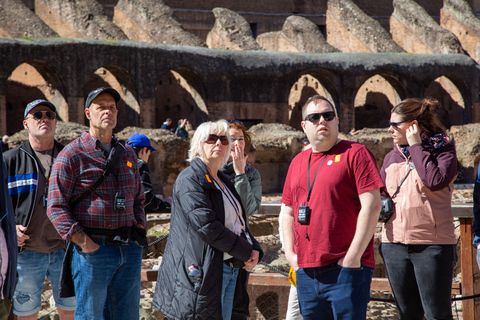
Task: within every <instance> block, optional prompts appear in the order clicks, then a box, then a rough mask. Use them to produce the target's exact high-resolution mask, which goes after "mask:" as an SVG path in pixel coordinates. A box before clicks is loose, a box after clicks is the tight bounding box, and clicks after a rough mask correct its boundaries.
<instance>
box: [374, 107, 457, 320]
mask: <svg viewBox="0 0 480 320" xmlns="http://www.w3.org/2000/svg"><path fill="white" fill-rule="evenodd" d="M388 131H389V132H390V133H391V134H392V138H393V143H394V146H393V150H392V151H391V152H390V153H388V154H387V156H386V157H385V159H384V162H383V166H382V169H381V171H380V174H381V176H382V179H383V181H384V182H385V186H386V191H387V192H388V194H389V195H390V196H393V203H394V207H395V212H394V213H393V215H392V217H391V218H390V220H388V221H387V222H386V223H385V224H384V226H383V231H382V243H381V245H380V253H381V255H382V257H383V260H384V261H385V268H386V271H387V276H388V279H389V281H390V285H391V287H392V291H393V294H394V296H395V300H396V304H397V307H398V311H399V313H400V318H401V319H409V320H416V319H418V320H421V319H423V317H424V314H425V316H426V318H427V319H452V309H451V289H452V288H451V287H452V276H453V268H454V266H455V263H456V260H457V255H456V237H455V233H454V230H455V227H454V224H453V214H452V208H451V199H452V193H453V181H454V180H455V177H456V175H457V156H456V151H455V146H454V145H453V144H452V143H450V139H449V137H448V136H447V134H446V130H445V129H444V128H443V126H442V125H441V123H440V120H439V118H438V103H437V101H435V100H432V99H428V98H427V99H423V100H420V99H406V100H404V101H402V102H401V103H400V104H398V105H397V106H395V107H394V108H393V109H392V111H391V116H390V127H389V129H388ZM402 181H403V182H402ZM396 190H398V191H396ZM394 194H395V195H394Z"/></svg>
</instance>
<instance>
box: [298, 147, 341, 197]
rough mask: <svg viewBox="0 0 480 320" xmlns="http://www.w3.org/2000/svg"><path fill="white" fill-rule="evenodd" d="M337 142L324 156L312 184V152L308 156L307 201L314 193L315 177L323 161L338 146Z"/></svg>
mask: <svg viewBox="0 0 480 320" xmlns="http://www.w3.org/2000/svg"><path fill="white" fill-rule="evenodd" d="M336 145H337V144H334V145H333V147H331V148H330V150H328V151H327V154H326V155H325V157H323V159H322V162H320V164H319V165H318V168H317V172H315V176H314V177H313V181H312V185H310V160H312V153H313V151H312V153H310V156H309V157H308V171H307V186H308V196H307V202H306V203H308V201H309V200H310V196H311V194H312V189H313V184H314V183H315V179H316V178H317V173H318V170H320V167H321V166H322V163H323V161H325V159H326V158H327V156H328V155H329V154H330V151H332V149H333V148H334V147H335V146H336Z"/></svg>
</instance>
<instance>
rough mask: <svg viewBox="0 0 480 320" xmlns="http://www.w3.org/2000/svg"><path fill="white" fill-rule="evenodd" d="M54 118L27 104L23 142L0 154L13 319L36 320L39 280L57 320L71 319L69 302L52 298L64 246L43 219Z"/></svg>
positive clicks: (39, 103) (47, 109)
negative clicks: (14, 249)
mask: <svg viewBox="0 0 480 320" xmlns="http://www.w3.org/2000/svg"><path fill="white" fill-rule="evenodd" d="M56 118H57V114H56V108H55V106H54V105H53V104H52V103H51V102H49V101H46V100H35V101H32V102H30V103H29V104H28V105H27V107H26V108H25V112H24V120H23V127H24V128H25V130H27V131H28V141H26V142H25V143H24V144H22V145H21V146H19V147H17V148H15V149H12V150H9V151H7V152H5V154H4V159H5V163H6V165H7V168H8V175H9V177H8V188H9V193H10V196H11V198H12V203H13V208H14V212H15V220H16V229H17V241H18V246H19V251H20V253H19V254H18V264H17V272H18V283H17V286H16V288H15V294H14V297H13V312H14V313H15V314H16V315H18V318H19V319H37V316H38V312H39V310H40V308H41V301H42V299H41V293H42V291H43V282H44V280H45V276H47V278H48V280H49V281H50V283H51V285H52V289H53V296H54V299H55V304H56V306H57V311H58V314H59V315H60V319H62V320H63V319H73V318H74V310H75V298H74V297H73V298H66V299H63V298H60V297H59V293H58V286H59V279H60V271H61V268H62V260H63V257H64V255H65V254H64V248H65V241H64V240H63V239H62V238H61V237H60V236H59V234H58V232H57V231H56V230H55V228H54V227H53V225H52V223H51V222H50V220H49V219H48V217H47V214H46V212H47V198H48V197H47V195H48V184H49V179H50V175H51V172H52V166H53V163H54V161H55V158H56V157H57V155H58V153H59V152H60V151H61V150H62V149H63V145H62V144H60V143H59V142H57V141H56V140H55V139H54V135H55V128H56V125H57V120H56Z"/></svg>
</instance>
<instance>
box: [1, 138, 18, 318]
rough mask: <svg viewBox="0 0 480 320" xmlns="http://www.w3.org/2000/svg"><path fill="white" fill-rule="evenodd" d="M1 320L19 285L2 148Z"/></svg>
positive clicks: (14, 237) (14, 233) (8, 310)
mask: <svg viewBox="0 0 480 320" xmlns="http://www.w3.org/2000/svg"><path fill="white" fill-rule="evenodd" d="M0 159H1V160H2V161H1V163H0V221H1V222H0V320H7V319H8V318H9V315H10V309H11V308H12V302H11V301H12V298H13V294H14V292H15V284H16V283H17V252H18V248H17V229H16V227H15V213H14V211H13V206H12V199H11V198H10V195H9V194H8V181H7V175H8V174H7V166H6V165H5V162H4V161H3V150H2V147H1V146H0Z"/></svg>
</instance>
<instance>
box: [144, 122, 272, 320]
mask: <svg viewBox="0 0 480 320" xmlns="http://www.w3.org/2000/svg"><path fill="white" fill-rule="evenodd" d="M230 149H231V140H230V136H229V134H228V123H227V122H226V121H225V120H219V121H216V122H205V123H202V124H201V125H200V126H199V127H198V128H197V130H196V131H195V134H194V135H193V138H192V140H191V141H190V150H189V152H188V157H189V159H188V161H190V167H188V168H186V169H185V170H183V171H182V172H181V173H180V175H179V176H178V178H177V180H176V181H175V185H174V187H173V196H172V200H173V202H172V215H171V223H170V234H169V237H168V241H167V245H166V248H165V254H164V255H163V259H162V264H161V265H160V270H159V271H158V279H157V283H158V284H159V285H157V287H156V288H155V295H154V298H153V304H154V305H155V306H156V307H157V308H159V309H160V311H162V312H163V313H164V315H166V316H167V317H169V318H172V319H224V320H229V319H230V317H231V313H232V304H233V295H234V292H235V286H236V279H237V275H238V271H239V269H241V268H244V269H245V270H247V271H251V270H252V269H253V267H254V266H255V265H256V264H257V262H258V261H259V259H260V258H261V256H262V254H263V253H262V249H261V247H260V244H259V243H258V242H257V241H256V240H255V238H254V237H253V235H252V234H251V232H250V230H249V228H248V225H247V224H246V220H247V217H246V214H245V210H244V208H243V205H242V201H241V198H240V196H239V195H238V193H237V192H236V191H235V187H234V186H233V184H232V183H231V182H230V180H229V179H228V177H227V176H226V175H224V174H223V173H222V172H221V171H220V169H221V168H222V167H223V165H224V164H225V163H226V161H227V159H228V157H229V154H230Z"/></svg>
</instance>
